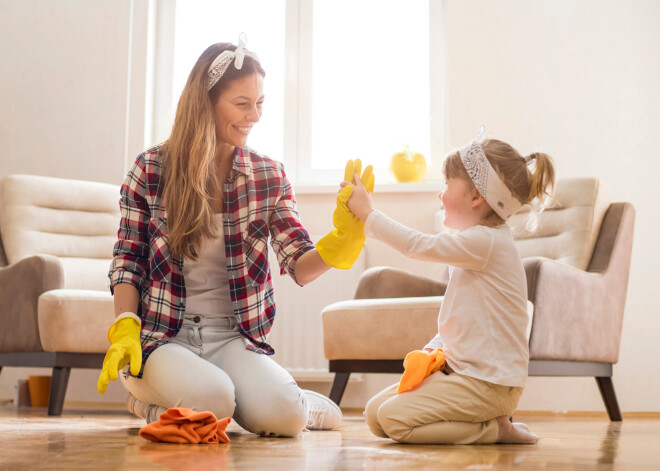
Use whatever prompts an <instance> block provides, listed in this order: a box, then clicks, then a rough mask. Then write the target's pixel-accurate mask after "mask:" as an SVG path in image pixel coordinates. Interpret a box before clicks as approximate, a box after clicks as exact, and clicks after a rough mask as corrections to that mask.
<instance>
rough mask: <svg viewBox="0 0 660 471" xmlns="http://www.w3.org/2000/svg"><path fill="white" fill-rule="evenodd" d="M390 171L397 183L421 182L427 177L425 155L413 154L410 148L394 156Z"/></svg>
mask: <svg viewBox="0 0 660 471" xmlns="http://www.w3.org/2000/svg"><path fill="white" fill-rule="evenodd" d="M390 170H391V171H392V173H393V174H394V178H396V181H397V182H419V181H422V179H423V178H424V175H426V160H425V159H424V155H422V154H420V153H418V152H412V151H411V150H410V148H408V146H406V148H405V149H404V150H403V151H402V152H397V153H396V154H394V155H393V156H392V161H391V163H390Z"/></svg>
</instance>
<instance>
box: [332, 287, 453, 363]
mask: <svg viewBox="0 0 660 471" xmlns="http://www.w3.org/2000/svg"><path fill="white" fill-rule="evenodd" d="M443 299H444V298H443V297H442V296H428V297H419V298H393V299H388V298H382V299H355V300H350V301H340V302H337V303H334V304H330V305H329V306H326V307H325V308H324V309H323V311H321V320H322V324H323V346H324V352H325V357H326V358H327V359H328V360H350V359H360V360H383V359H384V360H403V358H405V356H406V354H407V353H408V352H410V351H412V350H418V349H421V348H423V347H424V345H426V343H427V342H428V341H429V340H431V339H432V338H433V337H434V336H435V334H436V333H437V332H438V312H439V311H440V307H442V301H443Z"/></svg>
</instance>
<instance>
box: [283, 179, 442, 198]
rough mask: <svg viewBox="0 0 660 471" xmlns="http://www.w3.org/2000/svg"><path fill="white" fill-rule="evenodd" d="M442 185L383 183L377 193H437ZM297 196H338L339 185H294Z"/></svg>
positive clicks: (432, 182)
mask: <svg viewBox="0 0 660 471" xmlns="http://www.w3.org/2000/svg"><path fill="white" fill-rule="evenodd" d="M441 186H442V184H441V183H440V182H438V181H424V182H413V183H390V182H388V183H383V184H376V188H375V191H376V193H437V192H439V191H440V189H441ZM293 190H294V191H295V193H296V195H314V194H336V193H337V191H339V185H309V184H308V185H305V184H298V185H296V184H294V185H293Z"/></svg>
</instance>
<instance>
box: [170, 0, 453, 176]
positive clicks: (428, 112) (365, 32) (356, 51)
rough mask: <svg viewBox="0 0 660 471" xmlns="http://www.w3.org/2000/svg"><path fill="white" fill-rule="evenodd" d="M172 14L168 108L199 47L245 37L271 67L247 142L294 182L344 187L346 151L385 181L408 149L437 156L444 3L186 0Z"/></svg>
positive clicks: (424, 0)
mask: <svg viewBox="0 0 660 471" xmlns="http://www.w3.org/2000/svg"><path fill="white" fill-rule="evenodd" d="M172 11H173V13H172V15H174V18H173V19H170V21H171V22H172V24H173V25H174V27H173V29H174V46H173V47H172V49H173V65H172V67H173V71H174V72H173V78H172V94H171V96H172V103H173V105H172V108H174V107H175V106H176V102H177V101H178V97H179V94H180V93H181V90H182V89H183V86H184V84H185V81H186V80H187V75H188V73H189V72H190V69H191V68H192V66H193V65H194V63H195V61H196V60H197V58H198V56H199V55H200V54H201V52H202V51H203V50H204V49H205V48H206V47H207V46H209V45H210V44H212V43H214V42H219V41H230V42H233V43H234V44H235V43H236V42H237V40H238V35H239V33H240V32H242V31H243V32H245V33H246V34H247V38H248V49H250V50H252V51H255V52H256V53H257V54H258V55H259V58H260V60H261V62H262V65H263V66H264V69H265V70H266V80H265V81H264V93H265V95H266V101H265V103H264V114H263V116H262V120H261V122H260V123H259V124H258V125H257V126H255V128H254V130H253V132H252V135H251V136H250V140H249V145H250V146H251V147H253V148H254V149H256V150H257V151H259V152H261V153H263V154H265V155H268V156H269V157H272V158H274V159H277V160H281V161H283V162H284V163H285V164H286V167H287V173H288V174H289V176H290V177H291V178H292V180H294V181H296V182H297V183H304V184H319V183H337V181H338V180H339V179H340V178H341V176H342V175H343V167H344V164H345V161H346V160H347V159H349V158H360V159H362V161H363V162H367V163H371V164H373V165H374V166H375V167H376V168H377V169H378V172H379V175H382V177H381V178H380V181H381V182H384V181H386V180H387V177H386V175H387V174H388V173H387V167H388V166H389V160H390V158H391V156H392V154H394V153H395V152H398V151H400V150H402V149H403V148H404V146H409V147H410V149H411V150H414V151H416V152H421V153H423V154H424V155H425V156H426V157H427V161H429V162H431V163H433V162H434V161H435V160H436V159H434V156H435V154H438V153H439V152H441V149H440V145H441V144H442V141H443V137H444V136H443V135H442V134H444V119H442V118H443V115H444V112H443V110H444V108H443V106H444V104H443V103H442V101H441V99H440V98H443V97H444V93H438V92H437V91H433V90H432V89H431V86H430V84H431V83H436V82H438V81H437V78H438V75H439V74H440V75H441V74H442V64H443V50H442V49H441V48H442V47H443V46H442V36H441V35H440V34H439V33H438V31H441V30H442V24H441V21H442V2H441V0H409V1H407V2H401V1H400V0H332V1H330V0H243V1H241V2H236V1H224V0H222V1H218V0H213V1H212V0H194V1H190V0H187V1H185V2H184V1H178V2H177V3H176V8H175V9H173V10H172ZM434 77H435V79H434ZM443 86H444V85H438V87H443ZM439 97H440V98H439ZM438 133H439V135H438ZM431 136H433V139H432V138H431ZM439 144H440V145H439Z"/></svg>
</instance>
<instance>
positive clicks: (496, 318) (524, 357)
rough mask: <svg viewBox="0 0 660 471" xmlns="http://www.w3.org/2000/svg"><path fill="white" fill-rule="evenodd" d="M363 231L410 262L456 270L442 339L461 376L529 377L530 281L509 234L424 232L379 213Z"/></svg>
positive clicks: (505, 230)
mask: <svg viewBox="0 0 660 471" xmlns="http://www.w3.org/2000/svg"><path fill="white" fill-rule="evenodd" d="M364 230H365V234H366V235H367V236H369V237H373V238H376V239H378V240H380V241H382V242H385V243H386V244H388V245H390V246H391V247H393V248H394V249H396V250H398V251H399V252H401V253H402V254H403V255H406V256H408V257H410V258H415V259H419V260H426V261H437V262H442V263H446V264H448V265H450V269H449V273H450V279H449V284H448V285H447V291H446V293H445V298H444V301H443V303H442V308H441V309H440V313H439V315H438V334H437V335H436V336H435V337H434V338H433V339H431V341H430V342H429V343H428V344H427V345H426V347H429V348H442V349H444V352H445V356H446V360H447V363H448V364H449V366H450V367H451V368H452V369H453V370H454V371H455V372H456V373H459V374H462V375H466V376H471V377H474V378H478V379H481V380H484V381H488V382H491V383H495V384H501V385H504V386H524V385H525V381H526V379H527V368H528V362H529V346H528V342H527V335H526V331H527V323H528V321H529V318H528V315H527V280H526V277H525V270H524V268H523V264H522V261H521V259H520V254H519V253H518V249H517V248H516V245H515V243H514V241H513V236H512V234H511V229H510V228H509V227H508V226H507V225H505V224H503V225H500V226H498V227H494V228H491V227H486V226H474V227H471V228H469V229H466V230H464V231H461V232H459V233H456V234H444V233H441V234H433V235H431V234H423V233H421V232H419V231H416V230H414V229H411V228H409V227H406V226H404V225H402V224H399V223H398V222H396V221H394V220H393V219H390V218H389V217H387V216H386V215H384V214H383V213H381V212H379V211H373V212H372V213H371V214H370V215H369V217H368V218H367V221H366V223H365V227H364Z"/></svg>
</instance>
